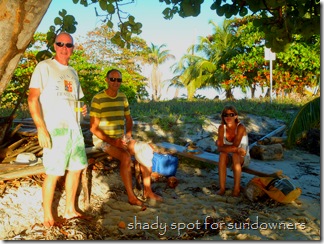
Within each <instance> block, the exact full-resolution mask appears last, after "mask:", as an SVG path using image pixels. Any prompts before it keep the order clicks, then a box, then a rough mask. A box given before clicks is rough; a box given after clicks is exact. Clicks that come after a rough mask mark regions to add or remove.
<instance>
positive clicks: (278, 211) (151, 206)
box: [0, 150, 321, 241]
mask: <svg viewBox="0 0 324 244" xmlns="http://www.w3.org/2000/svg"><path fill="white" fill-rule="evenodd" d="M252 163H255V164H267V165H271V166H273V167H275V168H278V169H282V170H283V173H284V174H285V175H286V176H288V177H290V178H291V179H292V180H294V182H295V183H296V185H297V186H299V187H301V189H302V195H301V196H300V197H299V198H298V199H297V200H296V201H295V202H293V203H291V204H286V205H283V204H276V203H275V202H273V201H264V202H251V201H249V200H248V199H247V197H246V196H244V194H241V196H240V197H238V198H233V197H231V189H232V187H233V178H232V172H231V171H229V170H228V177H227V187H228V190H227V191H226V195H225V196H218V195H216V194H215V192H216V190H217V186H218V175H217V168H215V169H212V170H211V169H200V168H199V167H193V166H188V165H187V164H184V163H182V162H181V160H180V165H179V169H178V172H177V175H176V176H177V178H178V180H179V185H178V186H177V187H176V188H175V189H171V188H168V187H167V186H166V183H165V182H156V183H154V184H153V189H154V190H155V192H157V193H158V194H160V195H162V196H163V198H164V202H162V203H154V202H151V201H149V202H147V205H148V208H147V209H146V210H145V211H141V209H140V207H137V206H131V205H129V204H128V203H127V197H126V194H125V190H124V187H123V184H122V182H121V179H120V176H119V172H118V170H115V171H114V172H111V173H108V172H105V173H104V174H101V175H98V174H97V172H98V171H92V175H93V177H92V189H91V190H92V192H91V210H90V211H88V213H91V214H92V216H93V217H94V220H93V221H91V222H89V221H88V222H85V221H83V222H82V221H81V222H79V224H78V225H77V227H71V226H70V227H69V228H67V227H64V228H63V227H62V228H61V229H60V228H59V227H54V228H52V230H46V229H45V228H43V227H42V225H41V223H42V216H43V212H42V208H41V201H42V200H41V199H42V196H41V187H40V186H36V185H35V184H34V183H33V182H32V181H31V180H25V182H24V183H23V184H22V185H21V186H20V187H18V188H13V187H9V186H8V187H7V189H6V191H5V193H4V194H3V195H2V197H1V201H0V239H2V240H22V239H25V240H30V239H41V240H45V239H78V238H79V239H81V238H83V239H97V240H99V239H109V240H119V239H149V240H154V239H194V236H196V237H195V239H199V240H281V241H283V240H290V241H297V240H320V239H321V233H320V224H321V220H320V216H321V205H320V157H318V156H316V155H311V154H308V153H305V152H302V151H298V150H289V151H285V152H284V158H283V160H278V161H269V162H265V161H258V160H253V162H252ZM253 177H254V176H253V175H249V174H246V173H243V174H242V186H244V187H245V186H246V185H247V183H248V182H249V180H250V179H251V178H253ZM57 193H58V194H57V195H56V198H55V199H56V206H57V204H59V207H58V215H61V214H62V209H63V207H64V203H65V194H64V191H63V192H62V194H60V191H57ZM82 200H83V193H82V192H81V194H80V197H79V206H80V208H81V209H82V208H83V203H82ZM58 201H59V202H58ZM208 216H211V217H212V218H214V220H215V222H218V224H217V223H214V225H213V227H214V228H215V229H216V227H217V226H222V228H221V230H220V231H219V233H217V232H215V233H212V231H209V232H206V231H204V229H203V227H204V224H203V223H204V221H205V219H206V218H207V217H208ZM122 222H123V223H124V224H125V228H119V227H118V224H120V223H122ZM234 222H237V225H235V224H234ZM243 223H245V224H246V225H245V228H243V227H242V226H243V225H242V224H243ZM275 225H277V226H276V227H273V226H275ZM82 226H83V227H84V228H83V229H82V231H83V233H84V232H88V233H87V235H86V236H82V235H81V234H78V233H80V232H81V229H80V228H81V227H82ZM248 226H249V228H248ZM55 228H56V229H55ZM98 228H99V231H98V232H99V233H95V231H94V230H95V229H98ZM54 229H55V231H56V232H54ZM193 229H195V231H194V230H193ZM91 231H93V233H91ZM53 233H58V234H57V235H55V234H53ZM89 233H90V234H89Z"/></svg>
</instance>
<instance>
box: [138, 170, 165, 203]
mask: <svg viewBox="0 0 324 244" xmlns="http://www.w3.org/2000/svg"><path fill="white" fill-rule="evenodd" d="M140 167H141V171H142V176H143V184H144V197H146V198H150V199H153V200H156V201H160V202H162V201H163V198H162V197H161V196H159V195H157V194H155V193H154V192H153V191H152V185H151V173H152V168H150V169H148V168H147V167H145V166H143V165H140Z"/></svg>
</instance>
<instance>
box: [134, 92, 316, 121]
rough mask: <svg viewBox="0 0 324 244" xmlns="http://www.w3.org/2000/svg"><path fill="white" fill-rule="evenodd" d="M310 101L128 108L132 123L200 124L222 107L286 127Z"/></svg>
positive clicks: (162, 104) (181, 103)
mask: <svg viewBox="0 0 324 244" xmlns="http://www.w3.org/2000/svg"><path fill="white" fill-rule="evenodd" d="M310 99H312V98H304V99H301V100H300V99H299V100H297V101H296V100H293V99H289V98H282V99H275V100H272V103H270V100H269V99H265V98H263V99H262V100H260V99H249V100H245V99H242V100H201V99H200V100H195V101H186V100H170V101H158V102H153V101H149V102H139V103H135V104H132V105H131V113H132V116H133V117H134V118H135V119H136V120H140V121H144V122H152V121H156V120H158V119H160V118H165V119H166V120H168V121H170V120H171V121H172V120H173V121H175V120H176V119H177V118H180V117H182V118H183V119H184V117H185V118H186V120H190V118H192V120H195V121H197V120H204V119H205V118H206V116H213V115H219V114H220V113H221V111H222V109H223V108H224V106H225V105H228V104H231V105H234V106H235V107H236V108H237V110H238V111H239V114H254V115H258V116H266V117H269V118H275V119H278V120H282V121H284V122H285V123H288V122H289V121H290V120H291V119H292V118H293V116H294V115H295V113H296V112H297V110H298V109H299V108H300V107H301V106H302V105H303V104H305V103H306V102H308V101H309V100H310Z"/></svg>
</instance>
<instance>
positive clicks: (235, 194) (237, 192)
mask: <svg viewBox="0 0 324 244" xmlns="http://www.w3.org/2000/svg"><path fill="white" fill-rule="evenodd" d="M238 196H240V190H238V191H235V190H234V191H233V192H232V197H238Z"/></svg>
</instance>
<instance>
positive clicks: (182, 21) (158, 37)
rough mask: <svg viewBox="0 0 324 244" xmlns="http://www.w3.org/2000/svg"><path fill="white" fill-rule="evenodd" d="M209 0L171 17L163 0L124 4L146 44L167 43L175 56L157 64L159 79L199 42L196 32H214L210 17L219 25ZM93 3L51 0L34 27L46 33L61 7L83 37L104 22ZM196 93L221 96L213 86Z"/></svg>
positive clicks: (77, 35) (77, 37)
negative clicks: (194, 11) (194, 12)
mask: <svg viewBox="0 0 324 244" xmlns="http://www.w3.org/2000/svg"><path fill="white" fill-rule="evenodd" d="M212 2H213V1H212V0H205V1H204V3H203V4H202V8H201V13H200V15H199V16H197V17H187V18H181V17H179V16H178V15H177V16H174V18H173V19H172V20H166V19H164V18H163V14H162V11H163V10H164V9H165V7H166V4H165V3H160V2H159V1H158V0H135V3H132V4H129V5H126V6H123V10H125V11H127V12H129V13H130V14H132V15H133V16H134V17H135V21H136V22H141V23H142V25H143V27H142V33H141V34H140V35H139V37H141V38H142V39H144V40H145V41H146V42H147V44H148V45H151V43H153V44H154V45H158V46H160V45H162V44H166V47H165V49H167V50H169V51H170V54H173V55H174V56H175V57H176V59H175V60H172V61H168V62H166V63H165V64H164V65H162V66H161V67H160V70H161V72H162V80H168V79H171V78H172V77H173V76H174V75H173V74H172V72H171V71H170V68H169V67H170V66H171V65H172V64H174V63H176V62H177V61H179V60H180V58H181V57H182V56H183V55H184V54H186V53H187V49H188V48H189V47H190V45H192V44H197V43H198V37H199V36H207V35H210V34H212V33H213V25H212V24H209V21H210V20H212V21H213V22H215V23H217V24H218V25H222V23H223V20H224V17H219V16H218V15H217V14H216V12H215V11H213V10H211V9H210V5H211V4H212ZM95 6H96V7H97V11H98V13H99V14H103V12H102V11H100V10H101V9H100V8H99V6H98V5H95ZM95 6H92V5H90V6H88V7H87V8H86V7H84V6H83V5H81V4H73V2H72V0H64V1H63V0H53V1H52V3H51V5H50V7H49V9H48V10H47V12H46V14H45V16H44V17H43V19H42V21H41V23H40V25H39V27H38V29H37V31H38V32H44V33H46V32H47V30H48V28H49V26H50V25H53V24H54V18H55V17H57V16H58V12H59V11H61V10H62V9H63V8H64V9H65V10H66V11H67V13H68V14H71V15H73V16H74V17H75V19H76V21H77V22H78V25H77V31H76V32H75V33H74V34H73V37H74V39H75V42H76V43H77V42H78V40H79V41H82V37H85V36H86V35H87V32H89V31H91V30H93V29H94V28H96V27H99V26H101V25H102V24H103V23H102V19H103V17H96V15H95V9H94V7H95ZM115 23H116V22H115ZM149 72H150V69H149V68H148V67H144V68H143V74H144V75H145V76H146V77H148V75H149ZM181 94H186V90H185V89H183V90H182V91H181V92H180V95H181ZM196 94H201V95H205V96H206V97H208V98H214V97H215V96H216V95H220V97H221V94H219V93H218V92H217V91H216V90H214V89H209V90H205V91H201V92H198V93H196ZM173 95H174V90H172V89H171V90H168V91H167V90H166V88H165V89H164V96H163V98H167V99H170V98H172V97H173Z"/></svg>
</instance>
